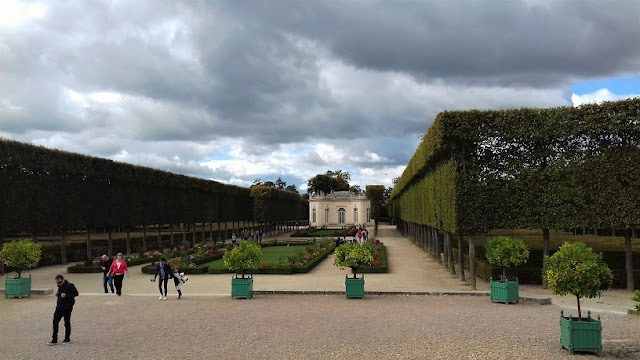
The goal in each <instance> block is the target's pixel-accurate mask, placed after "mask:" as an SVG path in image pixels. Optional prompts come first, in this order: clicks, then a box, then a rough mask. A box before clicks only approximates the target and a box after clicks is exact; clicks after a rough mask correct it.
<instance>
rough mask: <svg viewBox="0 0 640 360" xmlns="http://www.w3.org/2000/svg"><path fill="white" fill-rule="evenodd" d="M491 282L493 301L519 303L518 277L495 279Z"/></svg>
mask: <svg viewBox="0 0 640 360" xmlns="http://www.w3.org/2000/svg"><path fill="white" fill-rule="evenodd" d="M490 284H491V302H503V303H505V304H509V303H517V302H518V301H519V300H520V290H519V283H518V279H516V281H509V280H505V281H504V282H502V281H493V278H491V279H490Z"/></svg>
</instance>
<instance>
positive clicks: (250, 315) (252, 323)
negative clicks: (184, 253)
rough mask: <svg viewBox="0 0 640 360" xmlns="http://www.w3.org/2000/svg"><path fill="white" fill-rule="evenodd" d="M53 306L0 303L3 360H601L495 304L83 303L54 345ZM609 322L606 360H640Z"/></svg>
mask: <svg viewBox="0 0 640 360" xmlns="http://www.w3.org/2000/svg"><path fill="white" fill-rule="evenodd" d="M54 307H55V299H54V298H53V297H51V296H36V297H32V298H30V299H21V300H20V299H9V300H8V301H3V302H2V307H1V311H2V316H1V318H0V339H1V340H0V351H1V352H0V354H1V358H2V359H4V360H10V359H55V358H65V359H108V358H114V357H118V358H119V359H158V358H187V359H202V358H205V357H215V358H218V359H247V358H252V359H371V358H382V359H384V358H393V359H426V358H429V359H575V358H578V359H591V358H595V356H593V355H589V354H584V355H579V356H577V357H576V356H574V357H570V356H569V355H568V352H567V351H566V350H563V349H561V347H560V344H559V325H558V316H559V312H560V307H557V306H555V305H546V306H542V305H535V304H526V303H521V304H514V305H504V304H492V303H491V302H489V301H488V299H487V298H486V297H469V296H392V295H382V296H368V297H366V298H365V299H345V298H344V297H343V296H339V295H326V296H325V295H261V296H255V297H254V298H253V299H250V300H241V299H237V300H232V299H231V298H230V297H229V296H193V297H189V296H186V297H185V298H184V299H182V300H179V301H178V300H175V299H171V300H167V301H159V300H158V299H157V297H155V296H151V295H140V296H134V295H130V296H126V295H124V296H122V297H116V296H97V295H96V296H84V297H82V296H81V297H79V298H78V301H77V304H76V308H75V310H74V312H73V316H72V323H73V334H72V343H71V344H69V345H57V346H53V347H50V346H47V345H46V343H47V341H48V340H49V339H50V332H51V318H52V315H53V309H54ZM603 323H604V330H603V339H604V342H605V354H604V358H606V359H608V358H611V359H613V358H615V359H639V358H640V357H639V355H640V343H639V342H638V339H640V317H633V316H624V315H618V314H603ZM60 331H61V335H62V331H64V330H63V325H62V323H61V329H60Z"/></svg>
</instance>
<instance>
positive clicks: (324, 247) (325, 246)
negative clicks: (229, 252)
mask: <svg viewBox="0 0 640 360" xmlns="http://www.w3.org/2000/svg"><path fill="white" fill-rule="evenodd" d="M283 246H286V245H272V246H270V247H269V248H272V249H273V248H277V247H283ZM291 248H292V250H298V249H299V250H301V251H299V252H297V253H296V254H295V255H289V256H287V257H286V258H285V257H284V256H280V257H278V258H275V259H274V260H272V261H271V262H270V261H269V260H265V261H264V262H263V263H262V267H261V268H260V269H257V270H255V271H253V273H254V274H293V273H306V272H309V271H310V270H311V269H313V268H314V267H315V266H316V265H317V264H318V263H319V262H320V261H322V260H323V259H324V258H326V257H327V255H329V254H330V253H331V252H332V251H333V249H334V248H335V243H334V242H333V241H331V240H326V241H321V242H320V243H317V244H313V245H307V246H291ZM272 251H273V250H272ZM264 252H265V257H269V256H270V253H271V251H270V250H268V249H264ZM292 252H294V251H292ZM208 266H209V270H208V273H209V274H226V273H230V272H231V271H229V269H226V268H224V265H223V264H222V263H221V261H220V262H217V261H216V262H212V263H209V265H208Z"/></svg>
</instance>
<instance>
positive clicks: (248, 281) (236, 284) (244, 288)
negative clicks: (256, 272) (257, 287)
mask: <svg viewBox="0 0 640 360" xmlns="http://www.w3.org/2000/svg"><path fill="white" fill-rule="evenodd" d="M231 297H233V298H246V299H250V298H252V297H253V275H249V277H247V278H244V279H239V278H236V277H235V276H234V277H233V278H231Z"/></svg>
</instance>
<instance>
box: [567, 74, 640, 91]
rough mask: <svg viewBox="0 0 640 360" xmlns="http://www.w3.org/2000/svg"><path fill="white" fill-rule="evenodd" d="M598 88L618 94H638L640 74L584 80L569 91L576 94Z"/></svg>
mask: <svg viewBox="0 0 640 360" xmlns="http://www.w3.org/2000/svg"><path fill="white" fill-rule="evenodd" d="M600 89H608V90H609V91H611V92H612V93H614V94H618V95H627V94H638V93H640V75H636V76H619V77H613V78H606V79H596V80H591V81H586V82H583V83H580V84H576V85H574V86H573V87H572V88H571V91H573V93H574V94H576V95H584V94H591V93H593V92H596V91H598V90H600Z"/></svg>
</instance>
